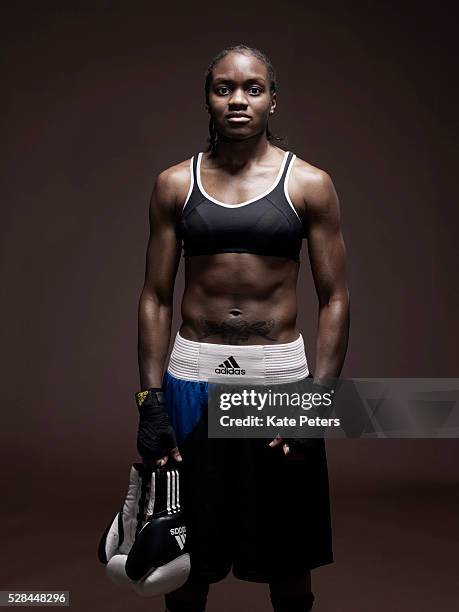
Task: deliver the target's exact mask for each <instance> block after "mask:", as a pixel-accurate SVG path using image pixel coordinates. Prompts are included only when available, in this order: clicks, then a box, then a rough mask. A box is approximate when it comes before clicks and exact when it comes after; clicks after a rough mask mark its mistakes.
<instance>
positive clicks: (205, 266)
mask: <svg viewBox="0 0 459 612" xmlns="http://www.w3.org/2000/svg"><path fill="white" fill-rule="evenodd" d="M298 269H299V264H298V262H296V261H293V260H291V259H284V258H280V257H267V256H262V255H252V254H249V253H220V254H216V255H209V256H208V255H205V256H193V257H187V258H185V291H184V295H183V300H182V320H183V322H182V326H181V328H180V335H181V336H182V337H184V338H187V339H188V340H194V341H196V342H209V343H212V344H241V345H244V344H277V343H284V342H291V341H293V340H296V339H297V338H298V336H299V330H298V329H297V327H296V317H297V298H296V285H297V279H298Z"/></svg>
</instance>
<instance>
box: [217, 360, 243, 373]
mask: <svg viewBox="0 0 459 612" xmlns="http://www.w3.org/2000/svg"><path fill="white" fill-rule="evenodd" d="M215 374H232V375H238V376H244V374H245V370H243V369H242V368H241V366H240V365H239V364H238V362H237V361H236V360H235V359H234V357H233V356H231V357H228V359H225V361H224V362H223V363H221V364H220V365H219V366H218V367H217V368H215Z"/></svg>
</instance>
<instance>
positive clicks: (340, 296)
mask: <svg viewBox="0 0 459 612" xmlns="http://www.w3.org/2000/svg"><path fill="white" fill-rule="evenodd" d="M305 206H306V210H307V221H308V252H309V259H310V263H311V270H312V275H313V278H314V283H315V287H316V291H317V296H318V300H319V322H318V334H317V350H316V365H315V370H314V380H316V381H320V380H323V379H328V378H338V376H339V375H340V373H341V369H342V367H343V363H344V358H345V355H346V350H347V343H348V335H349V321H350V315H349V304H350V302H349V292H348V289H347V284H346V266H345V257H346V251H345V246H344V240H343V236H342V234H341V228H340V210H339V202H338V197H337V195H336V191H335V188H334V186H333V183H332V180H331V179H330V177H329V175H328V174H327V173H326V172H323V171H321V170H318V171H317V172H316V173H315V176H314V178H313V180H312V181H311V177H309V185H308V189H307V197H306V198H305Z"/></svg>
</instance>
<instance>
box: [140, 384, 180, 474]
mask: <svg viewBox="0 0 459 612" xmlns="http://www.w3.org/2000/svg"><path fill="white" fill-rule="evenodd" d="M136 401H137V406H138V409H139V430H138V433H137V450H138V451H139V454H140V456H141V457H142V459H143V461H144V464H145V465H147V466H150V467H154V466H155V465H158V466H163V465H166V463H167V461H168V458H169V453H170V454H171V455H172V457H173V458H174V459H175V461H182V456H181V455H180V451H179V449H178V446H177V439H176V436H175V431H174V429H173V427H172V425H171V424H170V421H169V416H168V414H167V409H166V404H165V402H164V396H163V393H162V391H161V390H160V389H148V390H147V391H140V392H139V393H136Z"/></svg>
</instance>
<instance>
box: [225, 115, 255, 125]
mask: <svg viewBox="0 0 459 612" xmlns="http://www.w3.org/2000/svg"><path fill="white" fill-rule="evenodd" d="M226 120H227V121H230V122H231V123H247V122H248V121H250V117H249V116H248V115H244V114H233V113H231V114H229V115H226Z"/></svg>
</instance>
